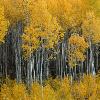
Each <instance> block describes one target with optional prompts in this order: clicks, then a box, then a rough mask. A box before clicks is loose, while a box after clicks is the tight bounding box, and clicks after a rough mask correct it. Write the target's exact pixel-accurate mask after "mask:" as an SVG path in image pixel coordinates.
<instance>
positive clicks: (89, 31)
mask: <svg viewBox="0 0 100 100" xmlns="http://www.w3.org/2000/svg"><path fill="white" fill-rule="evenodd" d="M99 26H100V18H99V17H96V16H95V14H94V12H93V11H89V12H87V14H86V17H85V19H84V21H83V25H82V28H83V35H84V37H85V38H86V39H87V40H88V39H89V38H90V39H91V40H92V42H93V43H95V44H96V43H99V42H100V28H99Z"/></svg>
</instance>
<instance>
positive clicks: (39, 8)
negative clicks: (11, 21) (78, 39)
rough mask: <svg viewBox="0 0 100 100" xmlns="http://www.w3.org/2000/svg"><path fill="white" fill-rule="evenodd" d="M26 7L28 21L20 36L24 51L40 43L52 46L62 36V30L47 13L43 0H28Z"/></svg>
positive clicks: (32, 48) (48, 46) (46, 46)
mask: <svg viewBox="0 0 100 100" xmlns="http://www.w3.org/2000/svg"><path fill="white" fill-rule="evenodd" d="M28 9H29V11H30V15H29V23H28V25H27V26H26V27H25V31H24V33H25V34H24V35H23V36H22V39H23V49H24V51H26V52H27V51H30V50H29V49H30V48H31V51H34V50H35V49H37V47H39V46H41V45H42V46H43V47H45V48H53V47H54V45H55V44H57V42H58V41H59V39H60V38H62V37H63V30H62V28H61V27H60V26H59V24H58V23H57V20H56V17H53V16H52V15H51V14H50V13H49V11H48V9H47V5H46V2H45V1H44V0H37V1H32V0H30V1H29V3H28ZM28 53H29V52H28ZM28 53H27V54H28Z"/></svg>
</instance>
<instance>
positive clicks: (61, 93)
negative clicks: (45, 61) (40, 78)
mask: <svg viewBox="0 0 100 100" xmlns="http://www.w3.org/2000/svg"><path fill="white" fill-rule="evenodd" d="M9 82H10V81H9ZM57 84H58V85H57ZM99 94H100V77H94V76H92V75H88V76H87V75H84V76H83V78H81V80H80V82H77V81H75V82H74V81H73V84H70V81H69V79H68V78H65V79H63V80H62V81H59V80H58V79H54V80H48V82H46V83H45V86H43V87H42V86H41V85H40V84H38V83H33V85H32V90H31V92H30V93H28V91H27V89H26V86H25V85H24V84H22V83H20V84H16V83H15V82H13V84H12V85H8V84H3V85H2V87H1V91H0V100H51V99H52V100H80V99H81V100H84V99H88V100H99V99H100V95H99Z"/></svg>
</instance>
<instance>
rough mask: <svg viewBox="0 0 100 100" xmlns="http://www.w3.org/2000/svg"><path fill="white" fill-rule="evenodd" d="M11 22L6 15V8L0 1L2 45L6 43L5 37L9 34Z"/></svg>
mask: <svg viewBox="0 0 100 100" xmlns="http://www.w3.org/2000/svg"><path fill="white" fill-rule="evenodd" d="M8 25H9V22H8V21H7V20H6V18H5V15H4V6H3V4H2V2H1V1H0V43H2V42H4V38H5V35H6V33H7V28H8Z"/></svg>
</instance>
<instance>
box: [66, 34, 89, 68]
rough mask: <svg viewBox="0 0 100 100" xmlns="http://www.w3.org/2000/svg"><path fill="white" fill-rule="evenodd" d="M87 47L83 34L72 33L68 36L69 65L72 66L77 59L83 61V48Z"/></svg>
mask: <svg viewBox="0 0 100 100" xmlns="http://www.w3.org/2000/svg"><path fill="white" fill-rule="evenodd" d="M87 48H88V43H87V42H86V41H85V39H84V37H83V36H79V35H78V34H72V35H71V37H70V38H69V47H68V59H69V65H71V66H74V64H76V63H77V61H84V58H85V55H84V53H85V50H86V49H87Z"/></svg>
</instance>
